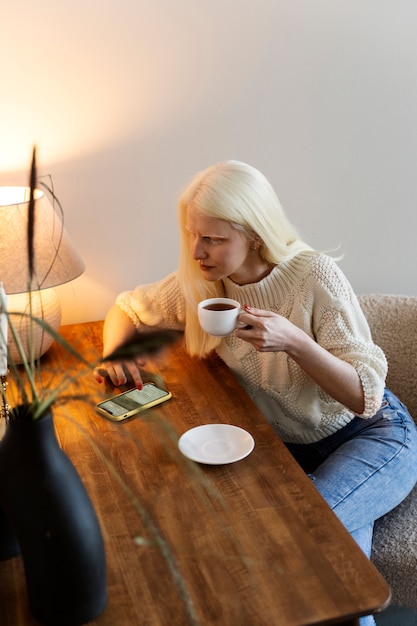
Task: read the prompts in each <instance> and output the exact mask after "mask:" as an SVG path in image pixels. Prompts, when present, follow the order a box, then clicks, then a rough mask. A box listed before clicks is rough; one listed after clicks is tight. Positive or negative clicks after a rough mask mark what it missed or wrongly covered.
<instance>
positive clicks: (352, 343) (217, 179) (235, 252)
mask: <svg viewBox="0 0 417 626" xmlns="http://www.w3.org/2000/svg"><path fill="white" fill-rule="evenodd" d="M178 218H179V227H180V234H181V250H180V261H179V267H178V270H177V271H176V272H174V273H172V274H170V275H169V276H167V277H166V278H164V279H163V280H161V281H159V282H157V283H154V284H151V285H143V286H139V287H137V288H136V289H134V290H133V291H130V292H125V293H122V294H120V295H119V297H118V298H117V300H116V303H115V305H114V306H113V307H112V309H111V310H110V311H109V313H108V315H107V318H106V321H105V327H104V356H105V355H106V354H109V353H110V352H111V351H112V350H113V349H115V348H116V347H117V346H119V345H120V344H122V343H123V342H124V341H125V340H127V339H129V338H130V337H132V336H133V335H134V334H135V333H136V332H141V331H143V330H149V329H150V328H155V327H157V328H170V329H179V330H184V334H185V343H186V347H187V350H188V351H189V352H190V353H191V354H193V355H197V356H200V357H202V358H204V356H206V355H207V354H209V352H211V351H212V350H215V351H216V352H217V353H218V354H219V355H220V357H221V358H222V359H223V360H224V362H225V363H226V364H227V365H228V366H229V367H230V368H231V370H232V371H233V372H234V374H235V375H236V376H237V378H238V379H239V381H240V382H241V383H242V385H243V386H244V387H245V389H246V390H247V392H248V394H249V395H250V396H251V397H252V399H253V400H254V402H255V403H256V404H257V406H258V407H259V409H260V410H261V411H262V412H263V414H264V415H265V417H266V419H267V420H268V421H269V422H270V423H271V425H272V426H273V428H274V430H275V431H276V433H277V434H278V435H279V436H280V437H281V438H282V440H283V441H284V442H285V443H286V445H287V446H288V448H289V450H290V451H291V452H292V454H293V455H294V456H295V458H296V459H297V460H298V462H299V463H300V465H301V466H302V467H303V468H304V470H305V471H306V472H308V473H309V474H310V475H311V478H312V480H313V481H314V484H315V485H316V487H317V489H318V490H319V491H320V492H321V493H322V495H323V496H324V498H325V499H326V500H327V502H328V503H329V505H330V506H331V508H332V509H333V510H334V511H335V513H336V514H337V515H338V516H339V518H340V519H341V520H342V522H343V523H344V524H345V525H346V527H347V528H348V530H349V531H350V532H351V534H352V535H353V536H354V537H355V539H356V540H357V542H358V543H359V545H360V546H361V547H362V549H363V550H364V551H365V553H366V554H367V555H368V556H369V554H370V549H371V541H372V529H373V523H374V520H375V519H377V518H378V517H380V516H381V515H384V514H385V513H387V512H388V511H389V510H390V509H392V508H393V507H395V506H396V505H397V504H399V502H401V500H403V499H404V498H405V496H406V495H407V494H408V493H409V492H410V490H411V489H412V487H413V486H414V484H415V482H416V480H417V454H416V451H417V433H416V428H415V426H414V422H413V420H412V419H411V417H410V415H409V414H408V411H407V409H406V408H405V407H404V406H403V405H402V404H401V402H400V401H399V400H398V398H396V397H395V396H394V395H393V394H392V393H391V392H390V391H389V390H388V389H386V388H385V377H386V373H387V363H386V359H385V356H384V354H383V352H382V350H381V349H380V348H379V347H378V346H376V345H375V344H374V343H373V341H372V337H371V333H370V330H369V327H368V324H367V322H366V319H365V317H364V315H363V313H362V311H361V309H360V306H359V304H358V300H357V298H356V296H355V294H354V293H353V290H352V288H351V286H350V284H349V282H348V280H347V279H346V277H345V276H344V274H343V273H342V272H341V270H340V269H339V267H338V265H337V263H336V261H335V260H334V259H332V258H331V257H329V256H328V255H326V254H323V253H321V252H319V251H316V250H313V249H312V248H311V247H310V246H309V245H308V244H306V243H305V242H303V241H302V240H301V239H300V238H299V236H298V234H297V232H296V230H295V229H294V228H293V226H292V225H291V224H290V222H289V221H288V219H287V217H286V215H285V213H284V211H283V209H282V207H281V204H280V202H279V200H278V197H277V195H276V194H275V192H274V190H273V188H272V186H271V185H270V183H269V182H268V180H267V179H266V178H265V177H264V176H263V174H261V173H260V172H259V171H258V170H257V169H255V168H253V167H251V166H250V165H247V164H245V163H241V162H239V161H226V162H222V163H218V164H216V165H214V166H212V167H209V168H208V169H206V170H204V171H203V172H200V173H198V174H197V175H196V176H195V177H194V179H193V180H192V181H191V183H190V184H189V185H188V186H187V188H186V189H185V190H184V192H183V193H182V195H181V197H180V200H179V207H178ZM218 295H221V296H227V297H230V298H233V299H234V300H238V301H239V302H240V303H241V304H242V305H244V311H243V312H242V313H241V314H240V321H241V322H243V324H245V325H246V326H245V327H244V328H239V329H238V330H236V331H234V333H233V334H232V335H230V336H228V337H223V338H214V337H211V336H209V335H207V334H206V333H205V332H204V331H203V330H202V329H201V328H200V326H199V323H198V318H197V304H198V302H199V301H200V300H203V299H205V298H208V297H212V296H218ZM143 365H144V362H143V360H142V359H141V358H140V357H138V359H135V360H130V361H125V362H119V363H114V364H110V363H109V364H107V365H106V366H105V371H106V374H107V375H108V376H109V377H110V379H111V380H112V382H113V383H114V384H115V385H120V384H123V383H125V382H126V374H129V375H130V376H131V377H132V378H133V380H134V381H135V383H136V385H137V386H138V387H139V388H140V387H141V385H142V380H141V376H140V367H141V366H143ZM96 378H97V380H98V381H99V382H100V381H101V380H102V376H101V374H100V372H97V373H96ZM381 470H383V471H381ZM366 620H368V621H366ZM361 623H362V624H372V623H374V622H373V618H372V617H368V618H365V619H364V620H363V621H362V622H361Z"/></svg>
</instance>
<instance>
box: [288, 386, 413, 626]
mask: <svg viewBox="0 0 417 626" xmlns="http://www.w3.org/2000/svg"><path fill="white" fill-rule="evenodd" d="M286 446H287V448H288V449H289V451H290V452H291V453H292V455H293V456H294V457H295V459H296V460H297V461H298V463H299V464H300V465H301V467H302V468H303V469H304V470H305V472H306V473H308V474H309V475H310V477H311V479H312V480H313V482H314V485H315V486H316V488H317V489H318V491H319V492H320V493H321V495H322V496H323V497H324V499H325V500H326V502H327V503H328V505H329V506H330V508H331V509H332V510H333V511H334V512H335V514H336V515H337V516H338V518H339V519H340V521H341V522H342V523H343V524H344V525H345V527H346V528H347V530H348V531H349V532H350V534H351V535H352V537H353V538H354V539H355V540H356V542H357V543H358V544H359V546H360V547H361V548H362V550H363V551H364V552H365V554H366V555H367V556H368V557H370V554H371V545H372V531H373V525H374V522H375V520H376V519H378V518H379V517H381V516H382V515H385V514H386V513H388V511H390V510H391V509H393V508H394V507H396V506H397V505H398V504H399V503H400V502H402V500H404V498H405V497H406V496H407V495H408V494H409V493H410V491H411V489H412V488H413V487H414V485H415V483H416V482H417V428H416V426H415V424H414V422H413V419H412V418H411V416H410V414H409V413H408V411H407V409H406V407H405V406H404V405H403V404H402V402H400V400H399V399H398V398H397V397H396V396H395V395H394V394H393V393H392V392H391V391H389V389H386V390H385V393H384V398H383V402H382V404H381V408H380V409H379V411H378V412H377V413H376V414H375V415H374V416H373V417H372V418H369V419H366V420H365V419H361V418H359V417H354V418H353V420H352V421H351V422H350V423H349V424H348V425H347V426H345V427H344V428H342V429H340V430H339V431H338V432H336V433H334V434H333V435H330V436H329V437H326V438H324V439H322V440H321V441H318V442H315V443H312V444H291V443H287V444H286ZM360 623H361V626H365V625H366V626H368V625H369V626H370V625H371V624H375V622H374V619H373V617H372V616H368V617H366V618H363V619H361V621H360Z"/></svg>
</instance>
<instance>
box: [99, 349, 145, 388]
mask: <svg viewBox="0 0 417 626" xmlns="http://www.w3.org/2000/svg"><path fill="white" fill-rule="evenodd" d="M145 365H146V360H145V358H143V357H140V356H137V357H135V358H134V359H126V360H124V361H103V362H102V363H100V365H99V366H97V367H96V368H94V378H95V379H96V381H97V382H98V383H102V382H103V381H104V380H105V379H106V378H109V379H110V380H111V382H112V383H113V385H114V386H115V387H120V385H125V384H126V383H127V381H128V378H129V379H131V380H132V381H133V383H134V385H135V387H136V388H137V389H142V387H143V382H142V377H141V374H140V368H141V367H142V368H143V367H144V366H145Z"/></svg>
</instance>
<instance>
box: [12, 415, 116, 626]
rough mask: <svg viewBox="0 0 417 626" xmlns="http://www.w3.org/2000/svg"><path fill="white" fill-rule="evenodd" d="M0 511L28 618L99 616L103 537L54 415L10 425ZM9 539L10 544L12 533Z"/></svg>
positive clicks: (63, 625) (62, 624) (81, 620)
mask: <svg viewBox="0 0 417 626" xmlns="http://www.w3.org/2000/svg"><path fill="white" fill-rule="evenodd" d="M0 508H1V509H2V510H3V511H2V520H3V524H4V525H5V527H6V528H7V526H8V522H9V523H10V526H11V527H12V530H14V533H15V536H16V538H17V541H18V543H19V546H20V550H21V554H22V558H23V563H24V568H25V576H26V586H27V593H28V600H29V608H30V610H31V612H32V613H33V615H34V616H35V617H36V618H37V619H38V620H39V621H40V622H41V623H43V624H45V625H47V626H57V625H59V626H78V625H80V624H85V623H86V622H88V621H90V620H92V619H94V618H95V617H97V616H98V615H99V614H100V613H101V612H102V611H103V610H104V607H105V605H106V601H107V585H106V560H105V552H104V543H103V537H102V534H101V530H100V526H99V523H98V520H97V516H96V513H95V511H94V508H93V505H92V503H91V500H90V498H89V496H88V494H87V492H86V490H85V487H84V485H83V483H82V481H81V479H80V477H79V475H78V473H77V471H76V470H75V468H74V466H73V464H72V463H71V461H70V460H69V458H68V457H67V456H66V454H65V453H64V452H63V451H62V450H61V448H60V447H59V444H58V440H57V438H56V435H55V429H54V424H53V419H52V414H51V413H49V414H48V415H45V416H43V417H41V418H40V419H37V420H32V421H20V420H10V422H9V424H8V426H7V429H6V433H5V435H4V437H3V440H2V441H1V442H0ZM0 519H1V518H0ZM9 530H10V528H9ZM10 537H11V541H12V542H13V532H11V533H10ZM15 548H16V543H15V547H14V551H15ZM10 550H11V553H12V554H11V556H12V555H13V546H11V547H10ZM2 552H3V554H7V549H6V548H5V546H3V550H2Z"/></svg>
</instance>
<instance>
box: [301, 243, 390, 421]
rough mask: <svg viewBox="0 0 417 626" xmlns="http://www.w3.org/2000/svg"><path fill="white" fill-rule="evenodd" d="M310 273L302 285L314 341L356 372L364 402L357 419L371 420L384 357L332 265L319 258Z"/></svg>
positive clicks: (384, 372) (380, 389)
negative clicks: (363, 407)
mask: <svg viewBox="0 0 417 626" xmlns="http://www.w3.org/2000/svg"><path fill="white" fill-rule="evenodd" d="M311 270H312V271H311V273H310V274H309V277H308V279H307V281H306V283H305V289H306V293H305V298H306V300H305V302H307V303H308V302H310V304H311V311H310V312H308V314H309V315H310V314H311V318H310V319H312V320H313V332H314V335H315V339H316V341H317V342H318V343H319V344H320V345H321V346H322V347H323V348H325V349H326V350H328V351H329V352H331V353H332V354H334V355H336V356H337V357H339V358H340V359H343V360H344V361H347V362H348V363H350V364H351V365H353V367H354V368H355V369H356V371H357V372H358V375H359V378H360V380H361V383H362V388H363V391H364V398H365V409H364V412H363V414H362V415H361V417H364V418H366V417H371V416H372V415H374V414H375V413H376V412H377V411H378V409H379V408H380V405H381V402H382V397H383V393H384V388H385V378H386V375H387V360H386V358H385V355H384V353H383V351H382V350H381V348H379V346H377V345H376V344H374V342H373V340H372V336H371V331H370V329H369V325H368V322H367V321H366V318H365V315H364V314H363V312H362V309H361V308H360V305H359V302H358V300H357V297H356V295H355V294H354V292H353V289H352V287H351V285H350V283H349V282H348V280H347V278H346V277H345V275H344V274H343V272H342V271H341V270H340V269H339V267H338V266H337V265H336V263H335V262H334V261H333V260H332V259H330V258H329V257H326V256H324V255H320V256H319V257H316V259H315V260H314V262H313V264H312V267H311ZM308 308H309V306H308V305H307V309H308Z"/></svg>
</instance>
